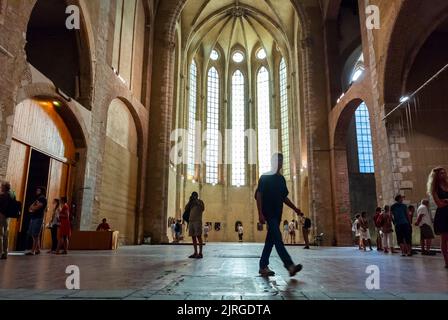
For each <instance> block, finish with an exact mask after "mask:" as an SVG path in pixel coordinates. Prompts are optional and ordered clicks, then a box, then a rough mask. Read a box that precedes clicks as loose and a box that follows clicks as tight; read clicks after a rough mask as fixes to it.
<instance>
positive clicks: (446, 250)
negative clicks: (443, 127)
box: [428, 167, 448, 269]
mask: <svg viewBox="0 0 448 320" xmlns="http://www.w3.org/2000/svg"><path fill="white" fill-rule="evenodd" d="M428 194H429V195H430V196H432V198H433V199H434V202H435V203H436V205H437V211H436V215H435V217H434V232H435V233H436V234H437V235H440V237H441V244H440V247H441V249H442V254H443V258H444V259H445V268H447V269H448V177H447V174H446V170H445V169H444V168H442V167H437V168H434V169H433V170H432V171H431V173H430V175H429V178H428Z"/></svg>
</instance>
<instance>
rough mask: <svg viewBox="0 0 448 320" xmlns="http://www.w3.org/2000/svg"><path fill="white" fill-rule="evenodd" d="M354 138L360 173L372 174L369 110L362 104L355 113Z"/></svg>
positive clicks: (373, 170) (373, 168) (373, 167)
mask: <svg viewBox="0 0 448 320" xmlns="http://www.w3.org/2000/svg"><path fill="white" fill-rule="evenodd" d="M355 123H356V138H357V143H358V160H359V172H360V173H374V172H375V166H374V164H373V147H372V132H371V130H370V117H369V109H368V108H367V105H366V104H365V103H364V102H363V103H361V105H360V106H359V107H358V109H356V111H355Z"/></svg>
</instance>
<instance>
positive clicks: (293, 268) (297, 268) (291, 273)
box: [288, 264, 302, 277]
mask: <svg viewBox="0 0 448 320" xmlns="http://www.w3.org/2000/svg"><path fill="white" fill-rule="evenodd" d="M300 270H302V265H301V264H298V265H296V266H295V265H291V266H290V267H289V268H288V271H289V276H290V277H294V276H295V275H296V274H297V272H299V271H300Z"/></svg>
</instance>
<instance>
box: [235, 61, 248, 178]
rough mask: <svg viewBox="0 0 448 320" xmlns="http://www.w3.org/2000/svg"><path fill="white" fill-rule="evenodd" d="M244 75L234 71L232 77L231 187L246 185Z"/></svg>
mask: <svg viewBox="0 0 448 320" xmlns="http://www.w3.org/2000/svg"><path fill="white" fill-rule="evenodd" d="M244 101H245V94H244V75H243V74H242V73H241V71H240V70H236V71H235V72H234V73H233V76H232V185H234V186H242V185H244V184H245V183H246V170H245V150H244V141H245V137H244V130H245V116H244Z"/></svg>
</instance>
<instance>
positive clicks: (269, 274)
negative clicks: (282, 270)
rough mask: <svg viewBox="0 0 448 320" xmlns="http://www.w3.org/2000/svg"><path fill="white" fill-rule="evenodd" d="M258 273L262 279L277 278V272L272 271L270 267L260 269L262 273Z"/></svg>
mask: <svg viewBox="0 0 448 320" xmlns="http://www.w3.org/2000/svg"><path fill="white" fill-rule="evenodd" d="M258 273H259V274H260V275H261V276H262V277H272V276H275V272H274V271H272V270H271V269H269V268H268V267H266V268H263V269H260V271H258Z"/></svg>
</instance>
